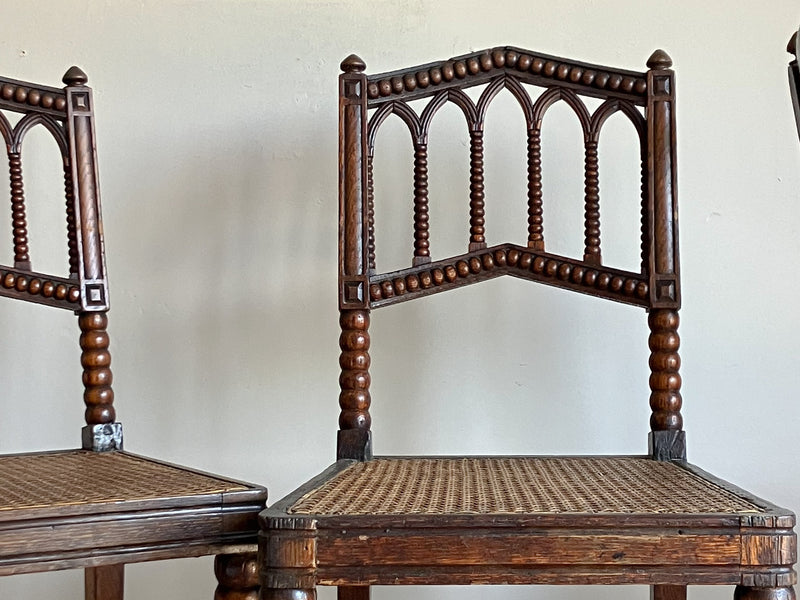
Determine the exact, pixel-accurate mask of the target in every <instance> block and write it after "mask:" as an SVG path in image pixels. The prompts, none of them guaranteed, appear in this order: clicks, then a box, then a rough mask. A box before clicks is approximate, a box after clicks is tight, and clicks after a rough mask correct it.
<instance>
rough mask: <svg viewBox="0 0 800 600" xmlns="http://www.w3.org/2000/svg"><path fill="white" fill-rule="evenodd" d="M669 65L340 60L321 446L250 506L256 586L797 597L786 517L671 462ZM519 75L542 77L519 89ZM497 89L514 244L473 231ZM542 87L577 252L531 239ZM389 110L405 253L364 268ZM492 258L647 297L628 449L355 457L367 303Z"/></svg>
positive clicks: (470, 273) (478, 268) (674, 302)
mask: <svg viewBox="0 0 800 600" xmlns="http://www.w3.org/2000/svg"><path fill="white" fill-rule="evenodd" d="M671 64H672V61H671V59H670V58H669V57H668V56H667V54H666V53H664V52H663V51H661V50H658V51H656V52H655V53H654V54H653V55H652V56H651V57H650V59H649V60H648V62H647V67H648V70H647V71H646V72H632V71H624V70H620V69H615V68H609V67H603V66H598V65H592V64H585V63H581V62H576V61H573V60H568V59H564V58H557V57H552V56H545V55H542V54H539V53H536V52H529V51H526V50H520V49H516V48H510V47H503V48H494V49H491V50H486V51H481V52H474V53H472V54H468V55H465V56H461V57H457V58H453V59H450V60H447V61H443V62H436V63H431V64H426V65H422V66H415V67H412V68H408V69H402V70H398V71H394V72H391V73H383V74H378V75H367V74H366V73H365V64H364V62H363V61H362V60H361V59H360V58H358V57H357V56H355V55H353V56H350V57H348V58H346V59H345V60H344V62H343V63H342V70H343V74H342V75H341V77H340V88H339V90H340V96H339V107H340V108H339V117H340V122H339V128H340V129H339V131H340V146H339V166H340V183H339V199H340V214H339V227H340V229H339V307H340V324H341V329H342V333H341V337H340V347H341V356H340V366H341V376H340V386H341V393H340V396H339V404H340V407H341V413H340V417H339V428H340V429H339V433H338V456H337V461H336V463H335V464H333V465H332V466H331V467H330V468H329V469H328V470H326V471H325V472H324V473H322V474H321V475H319V476H318V477H316V478H314V479H312V480H311V481H310V482H308V483H306V484H305V485H303V486H302V487H300V488H299V489H298V490H297V491H295V492H294V493H292V494H290V495H289V496H287V497H286V498H284V499H282V500H280V501H278V502H277V503H276V504H275V505H274V506H272V507H271V508H269V509H267V510H265V511H264V512H262V513H261V516H260V521H261V528H262V531H261V534H260V542H259V551H260V554H259V569H260V574H261V581H262V599H263V600H289V599H292V600H308V599H311V598H315V597H316V586H318V585H323V586H338V588H339V590H338V597H339V599H340V600H366V599H367V598H369V596H370V591H369V590H370V587H369V586H371V585H428V584H432V585H464V584H647V585H650V586H652V597H653V598H656V599H661V600H667V599H670V600H676V599H682V598H685V596H686V586H687V585H689V584H734V585H736V586H737V587H736V593H735V596H736V598H738V599H740V600H745V599H747V600H756V599H759V600H767V599H770V600H779V599H780V600H789V599H793V598H794V597H795V595H794V591H793V588H792V587H791V586H792V585H793V584H794V583H795V579H796V575H795V572H794V571H793V569H792V565H793V564H794V563H795V560H796V536H795V534H794V532H793V529H792V528H793V526H794V524H795V518H794V515H793V514H792V513H791V512H789V511H787V510H784V509H781V508H778V507H776V506H774V505H772V504H770V503H768V502H766V501H764V500H760V499H758V498H756V497H755V496H753V495H751V494H749V493H747V492H745V491H743V490H740V489H738V488H736V487H734V486H732V485H730V484H728V483H726V482H724V481H721V480H719V479H716V478H715V477H712V476H711V475H709V474H707V473H705V472H704V471H702V470H700V469H699V468H697V467H695V466H693V465H691V464H689V463H687V462H686V452H685V435H684V431H683V419H682V416H681V412H680V411H681V403H682V400H681V395H680V387H681V378H680V375H679V373H678V369H679V364H680V358H679V355H678V347H679V337H678V331H677V329H678V309H679V306H680V277H679V265H678V220H677V204H676V177H675V168H674V165H675V148H676V144H675V79H674V73H673V71H672V70H671V69H670V67H671ZM472 86H483V91H482V93H481V94H480V99H479V100H478V101H477V102H474V101H473V100H472V99H471V98H474V97H476V96H477V94H472V95H471V96H470V95H467V94H466V93H465V91H464V90H465V89H466V88H470V87H472ZM529 86H534V87H538V88H544V91H543V92H542V93H541V95H539V96H538V99H536V100H535V101H534V100H532V98H531V95H529V91H528V90H529V89H530V87H529ZM503 88H505V89H507V90H509V91H510V92H511V94H512V95H513V96H514V97H515V98H516V100H517V101H518V102H519V105H520V106H521V108H522V111H523V113H524V116H525V121H526V124H527V125H526V127H527V136H528V144H527V160H528V214H527V215H526V217H523V215H520V217H521V218H527V222H528V238H527V243H526V245H524V246H522V245H515V244H511V243H503V244H499V245H496V246H491V247H489V246H487V244H486V240H485V237H484V225H485V223H484V190H483V180H484V169H483V165H484V155H483V124H484V117H485V115H486V109H487V106H488V105H489V104H490V102H491V101H492V99H493V98H494V97H495V96H496V94H497V93H498V92H499V91H500V90H501V89H503ZM585 96H588V97H593V98H596V99H600V101H601V103H600V104H599V108H597V109H596V110H594V112H590V111H589V109H588V108H587V105H586V104H585V103H584V102H583V100H582V97H585ZM423 99H428V101H427V105H426V106H425V108H424V110H422V112H421V114H418V113H417V112H415V110H414V109H413V108H412V106H411V105H410V104H409V103H410V102H411V101H413V100H416V101H422V100H423ZM558 101H563V102H565V103H566V104H567V105H568V106H569V107H570V108H571V109H572V110H573V111H574V112H575V113H576V115H577V117H578V120H579V122H580V125H581V127H582V129H583V139H584V144H585V186H586V187H585V190H586V192H585V199H584V200H585V211H586V212H585V248H584V252H583V256H582V257H580V258H571V257H566V256H560V255H557V254H553V253H551V252H548V251H547V250H546V243H545V242H546V238H545V235H544V232H545V230H544V228H543V212H542V185H541V184H542V173H541V138H540V132H541V127H542V120H543V119H546V117H547V114H546V113H547V111H548V109H549V108H550V107H551V106H552V105H553V104H554V103H556V102H558ZM447 102H452V103H453V104H454V105H455V106H456V107H458V109H460V111H461V112H462V113H463V115H464V117H465V119H466V124H467V130H468V132H469V138H470V157H469V169H470V179H469V181H470V187H469V189H470V193H469V223H470V231H469V241H468V243H467V245H466V247H465V252H464V253H463V254H461V255H459V256H454V257H452V258H446V259H443V260H432V259H431V256H430V248H429V239H428V238H429V230H428V186H427V182H428V156H427V134H428V131H429V127H430V123H431V121H432V120H434V119H435V118H436V112H437V110H438V109H439V108H441V107H442V106H443V105H444V104H445V103H447ZM617 112H621V113H622V114H623V115H624V116H625V117H627V118H628V119H629V120H630V121H631V122H632V123H633V126H634V128H635V130H636V132H638V136H639V140H640V145H639V148H637V151H638V152H637V154H639V155H640V157H641V172H642V186H641V197H642V201H641V250H642V253H641V258H642V261H641V269H640V270H639V271H636V272H633V271H630V272H629V271H623V270H620V269H615V268H612V267H609V266H607V265H606V264H604V262H603V257H602V254H601V244H600V239H601V238H600V219H599V214H600V204H599V193H598V189H599V188H598V155H597V149H598V140H599V136H600V133H601V130H602V128H603V124H604V123H605V122H606V120H607V119H608V117H610V116H611V115H612V114H614V113H617ZM390 114H394V115H397V116H398V117H399V118H400V119H401V120H402V121H403V122H404V123H405V124H406V125H407V126H408V129H409V130H410V132H411V137H412V143H413V165H414V170H413V173H414V175H413V178H414V205H413V214H414V218H413V231H414V253H413V258H412V261H411V266H409V267H408V268H404V269H401V270H398V271H394V272H388V273H380V272H376V268H375V235H374V231H375V228H374V218H373V215H374V212H375V210H374V199H373V170H372V159H373V149H374V147H375V146H374V142H375V137H376V134H377V133H378V129H379V127H380V125H381V123H382V122H384V119H386V117H388V116H389V115H390ZM409 160H411V159H410V158H409ZM466 204H467V202H466V199H465V202H464V205H465V207H466ZM465 210H466V208H465ZM378 212H379V211H378ZM637 212H638V210H637ZM637 218H638V217H637ZM502 275H511V276H514V277H518V278H521V279H525V280H529V281H534V282H539V283H544V284H547V285H552V286H556V287H559V288H562V289H564V290H571V291H574V292H580V293H583V294H588V295H590V296H595V297H597V298H602V299H607V300H614V301H617V302H624V303H627V304H632V305H635V306H639V307H641V308H643V309H645V310H646V311H647V312H648V313H649V317H648V324H649V327H650V337H649V345H650V350H651V353H650V360H649V364H650V368H651V372H652V374H651V376H650V388H651V390H652V391H651V394H650V406H651V408H652V416H651V418H650V427H651V431H650V434H649V452H648V454H647V455H646V456H632V457H617V456H596V457H570V456H540V457H498V456H491V457H428V458H426V457H375V458H373V453H372V438H371V433H370V413H369V408H370V402H371V399H370V391H369V388H370V374H369V366H370V356H369V347H370V336H369V331H368V328H369V324H370V312H371V311H372V310H373V309H377V308H383V307H386V306H390V305H393V304H397V303H398V302H406V301H410V300H415V299H418V298H423V297H426V296H429V295H432V294H436V293H438V292H443V291H445V290H452V289H454V288H458V287H461V286H465V285H468V284H472V283H477V282H480V281H483V280H486V279H489V278H493V277H499V276H502ZM387 401H388V400H387Z"/></svg>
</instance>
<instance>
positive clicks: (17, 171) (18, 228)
mask: <svg viewBox="0 0 800 600" xmlns="http://www.w3.org/2000/svg"><path fill="white" fill-rule="evenodd" d="M8 165H9V174H10V179H11V227H12V234H13V236H14V266H15V267H16V268H17V269H25V270H30V268H31V257H30V253H29V248H28V223H27V220H26V217H25V192H24V189H23V185H22V158H21V156H20V153H19V152H9V154H8Z"/></svg>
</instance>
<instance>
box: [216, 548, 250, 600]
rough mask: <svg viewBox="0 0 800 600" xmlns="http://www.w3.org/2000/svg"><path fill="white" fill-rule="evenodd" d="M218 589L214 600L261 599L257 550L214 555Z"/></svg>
mask: <svg viewBox="0 0 800 600" xmlns="http://www.w3.org/2000/svg"><path fill="white" fill-rule="evenodd" d="M214 576H215V577H216V578H217V589H216V590H215V591H214V600H259V597H260V595H259V590H260V585H259V580H258V560H257V555H256V553H255V552H243V553H241V554H218V555H217V556H215V557H214Z"/></svg>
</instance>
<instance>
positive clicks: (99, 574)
mask: <svg viewBox="0 0 800 600" xmlns="http://www.w3.org/2000/svg"><path fill="white" fill-rule="evenodd" d="M84 584H85V585H84V598H85V599H86V600H122V598H123V594H124V591H125V565H122V564H120V565H105V566H102V567H89V568H88V569H84Z"/></svg>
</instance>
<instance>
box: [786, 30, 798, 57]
mask: <svg viewBox="0 0 800 600" xmlns="http://www.w3.org/2000/svg"><path fill="white" fill-rule="evenodd" d="M798 37H800V31H795V32H794V33H793V34H792V37H790V38H789V43H788V44H786V51H787V52H788V53H789V54H795V55H796V54H797V38H798Z"/></svg>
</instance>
